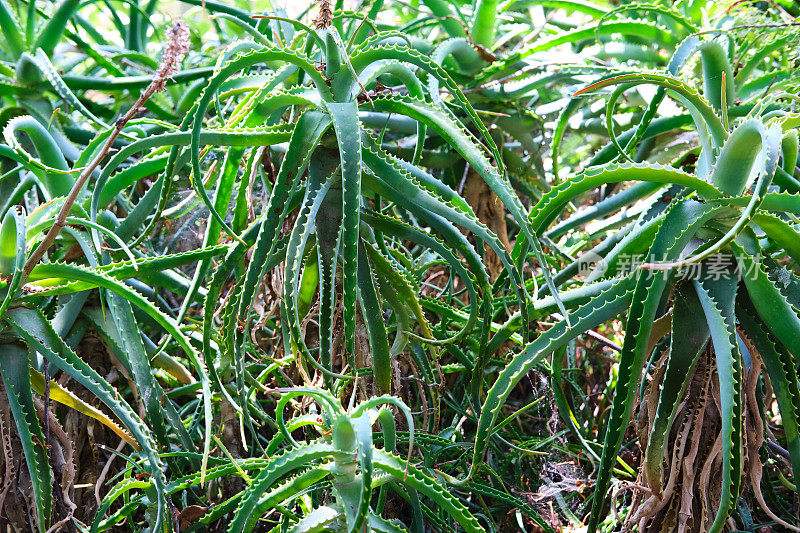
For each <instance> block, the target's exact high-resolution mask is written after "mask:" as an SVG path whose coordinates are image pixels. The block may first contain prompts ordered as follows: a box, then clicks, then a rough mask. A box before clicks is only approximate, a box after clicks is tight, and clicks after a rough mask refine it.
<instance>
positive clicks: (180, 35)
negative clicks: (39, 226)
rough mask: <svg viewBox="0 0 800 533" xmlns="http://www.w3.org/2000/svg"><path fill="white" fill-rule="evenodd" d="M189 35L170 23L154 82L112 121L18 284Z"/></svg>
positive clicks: (159, 85)
mask: <svg viewBox="0 0 800 533" xmlns="http://www.w3.org/2000/svg"><path fill="white" fill-rule="evenodd" d="M188 35H189V28H188V26H187V25H186V23H184V22H183V21H180V20H179V21H177V22H176V23H175V24H173V26H172V28H170V30H169V31H168V32H167V37H168V41H167V43H166V44H165V45H164V51H163V54H162V57H161V64H160V65H159V67H158V70H157V71H156V73H155V74H154V75H153V81H151V82H150V85H148V86H147V88H146V89H145V90H144V92H142V94H141V95H140V96H139V98H138V99H137V100H136V102H135V103H134V104H133V106H131V108H130V109H128V112H127V113H125V114H124V115H123V116H122V117H121V118H119V119H118V120H117V121H116V122H115V123H114V129H113V130H112V131H111V135H109V136H108V139H107V140H106V143H105V144H104V145H103V148H102V149H101V150H100V152H99V153H98V154H97V155H96V156H95V157H94V159H92V161H91V163H89V164H88V165H87V166H86V167H85V168H84V169H83V170H82V172H81V175H80V176H79V177H78V179H77V180H76V181H75V185H73V186H72V189H71V190H70V191H69V195H67V197H66V199H65V200H64V204H63V205H62V206H61V210H60V211H59V212H58V216H57V217H56V220H55V222H54V223H53V225H52V226H51V227H50V230H48V232H47V234H46V235H45V236H44V240H42V242H41V243H39V246H37V247H36V249H35V250H34V251H33V253H32V254H31V256H30V257H29V258H28V260H27V261H26V262H25V266H24V267H23V269H22V277H21V279H20V286H21V285H24V284H25V281H26V280H27V279H28V276H30V274H31V272H32V271H33V269H34V267H35V266H36V265H37V264H39V261H41V260H42V257H44V254H45V253H47V250H49V249H50V247H51V246H52V245H53V243H54V242H55V240H56V237H58V234H59V233H60V232H61V230H62V229H63V228H64V226H65V225H66V223H67V216H69V212H70V211H71V210H72V205H73V204H74V203H75V200H76V199H77V198H78V194H80V192H81V189H83V186H84V185H85V184H86V181H87V180H88V179H89V176H91V175H92V173H93V172H94V170H95V169H96V168H97V167H98V166H99V165H100V163H102V162H103V159H105V157H106V156H107V155H108V153H109V151H110V150H111V147H112V145H113V144H114V141H116V140H117V137H118V136H119V134H120V133H121V132H122V129H123V128H124V127H125V125H126V124H127V123H128V122H130V120H131V119H132V118H133V117H135V116H136V114H137V113H139V111H140V110H141V109H142V106H143V105H144V103H145V102H146V101H147V100H148V99H149V98H150V97H151V96H153V95H154V94H155V93H157V92H160V91H163V90H164V88H165V87H166V83H167V79H169V78H170V77H171V76H172V75H173V74H174V73H175V72H177V70H178V67H179V66H180V62H181V60H182V59H183V55H184V54H185V53H186V51H187V50H188V49H189V40H188Z"/></svg>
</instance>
